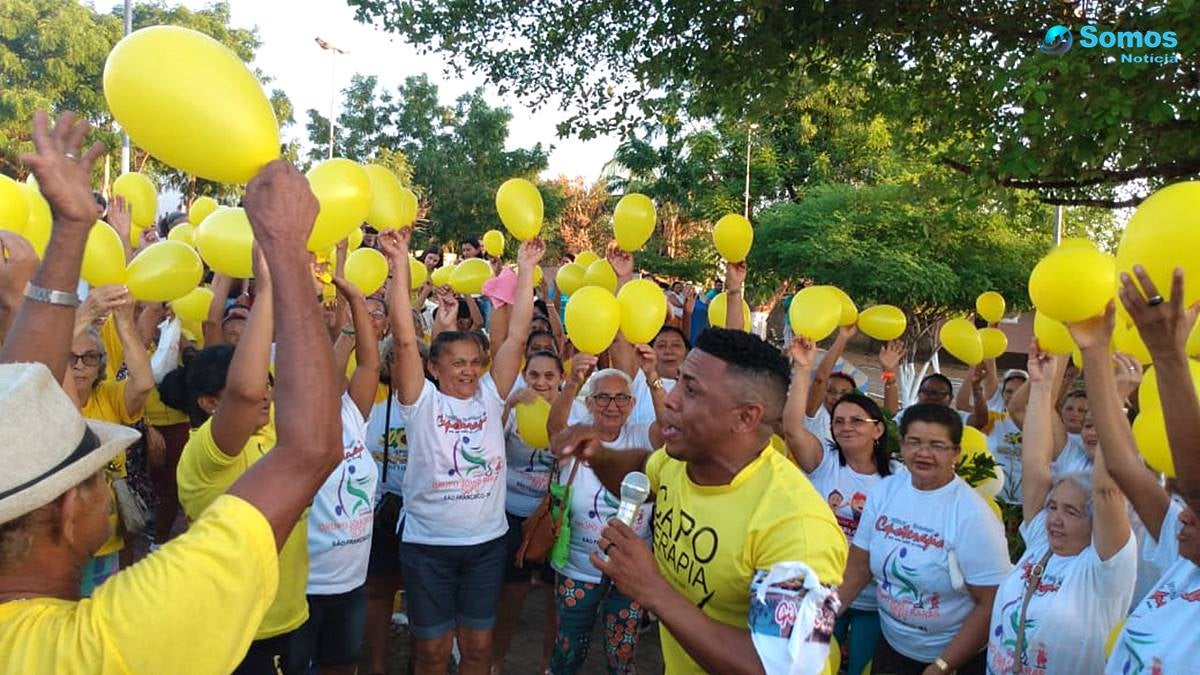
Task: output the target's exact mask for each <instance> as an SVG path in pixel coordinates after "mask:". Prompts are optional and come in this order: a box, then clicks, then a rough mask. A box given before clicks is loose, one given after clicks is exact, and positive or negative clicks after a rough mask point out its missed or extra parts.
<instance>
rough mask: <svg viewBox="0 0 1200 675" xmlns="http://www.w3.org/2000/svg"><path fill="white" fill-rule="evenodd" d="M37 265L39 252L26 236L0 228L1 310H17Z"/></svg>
mask: <svg viewBox="0 0 1200 675" xmlns="http://www.w3.org/2000/svg"><path fill="white" fill-rule="evenodd" d="M37 266H38V259H37V254H36V253H34V251H33V246H32V245H31V244H30V243H29V241H28V240H26V239H25V237H22V236H21V235H19V234H17V233H16V232H9V231H8V230H0V310H10V311H11V310H16V309H17V307H19V306H20V305H21V299H22V298H23V297H24V294H25V284H26V283H28V282H29V280H30V279H32V278H33V273H34V272H35V271H37ZM0 328H2V327H0Z"/></svg>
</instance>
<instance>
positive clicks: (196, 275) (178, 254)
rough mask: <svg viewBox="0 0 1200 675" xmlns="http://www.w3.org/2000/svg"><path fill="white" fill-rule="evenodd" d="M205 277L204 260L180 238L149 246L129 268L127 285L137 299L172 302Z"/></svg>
mask: <svg viewBox="0 0 1200 675" xmlns="http://www.w3.org/2000/svg"><path fill="white" fill-rule="evenodd" d="M202 276H204V263H202V262H200V256H199V255H197V254H196V252H195V251H194V250H192V247H191V246H188V245H187V244H185V243H183V242H181V241H160V242H158V243H155V244H152V245H150V246H147V247H146V250H144V251H142V252H141V253H139V254H138V255H137V257H136V258H134V259H133V260H132V261H131V262H130V263H129V267H128V269H127V270H126V280H125V285H126V286H128V287H129V293H130V295H132V296H133V297H134V299H135V300H142V301H145V302H170V301H172V300H175V299H176V298H182V297H183V296H185V295H187V294H188V293H189V292H190V291H191V290H192V289H194V288H196V284H198V283H200V278H201V277H202Z"/></svg>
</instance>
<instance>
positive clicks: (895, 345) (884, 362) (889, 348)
mask: <svg viewBox="0 0 1200 675" xmlns="http://www.w3.org/2000/svg"><path fill="white" fill-rule="evenodd" d="M905 351H906V348H905V346H904V341H903V340H892V341H890V342H888V343H887V344H885V345H884V346H883V348H882V349H880V350H879V368H880V369H881V370H882V371H883V372H885V373H896V372H899V370H900V362H901V361H902V360H903V359H904V352H905Z"/></svg>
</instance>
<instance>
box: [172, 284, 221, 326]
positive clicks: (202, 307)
mask: <svg viewBox="0 0 1200 675" xmlns="http://www.w3.org/2000/svg"><path fill="white" fill-rule="evenodd" d="M212 301H213V292H212V291H211V290H209V289H207V288H205V287H203V286H197V287H196V288H193V289H192V290H191V291H190V292H188V294H187V295H184V296H183V297H181V298H177V299H175V300H173V301H172V302H171V311H173V312H175V316H177V317H179V319H180V320H181V321H204V320H205V319H206V318H208V309H209V307H210V306H211V305H212Z"/></svg>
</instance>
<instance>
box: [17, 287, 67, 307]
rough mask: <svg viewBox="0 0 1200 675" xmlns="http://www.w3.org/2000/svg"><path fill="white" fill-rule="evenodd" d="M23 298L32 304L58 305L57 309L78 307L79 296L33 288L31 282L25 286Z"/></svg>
mask: <svg viewBox="0 0 1200 675" xmlns="http://www.w3.org/2000/svg"><path fill="white" fill-rule="evenodd" d="M25 297H27V298H29V299H30V300H33V301H34V302H44V303H46V304H48V305H58V306H59V307H78V306H79V295H78V294H76V293H74V292H69V291H55V290H52V289H49V288H42V287H41V286H34V285H33V283H32V282H30V283H27V284H25Z"/></svg>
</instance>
